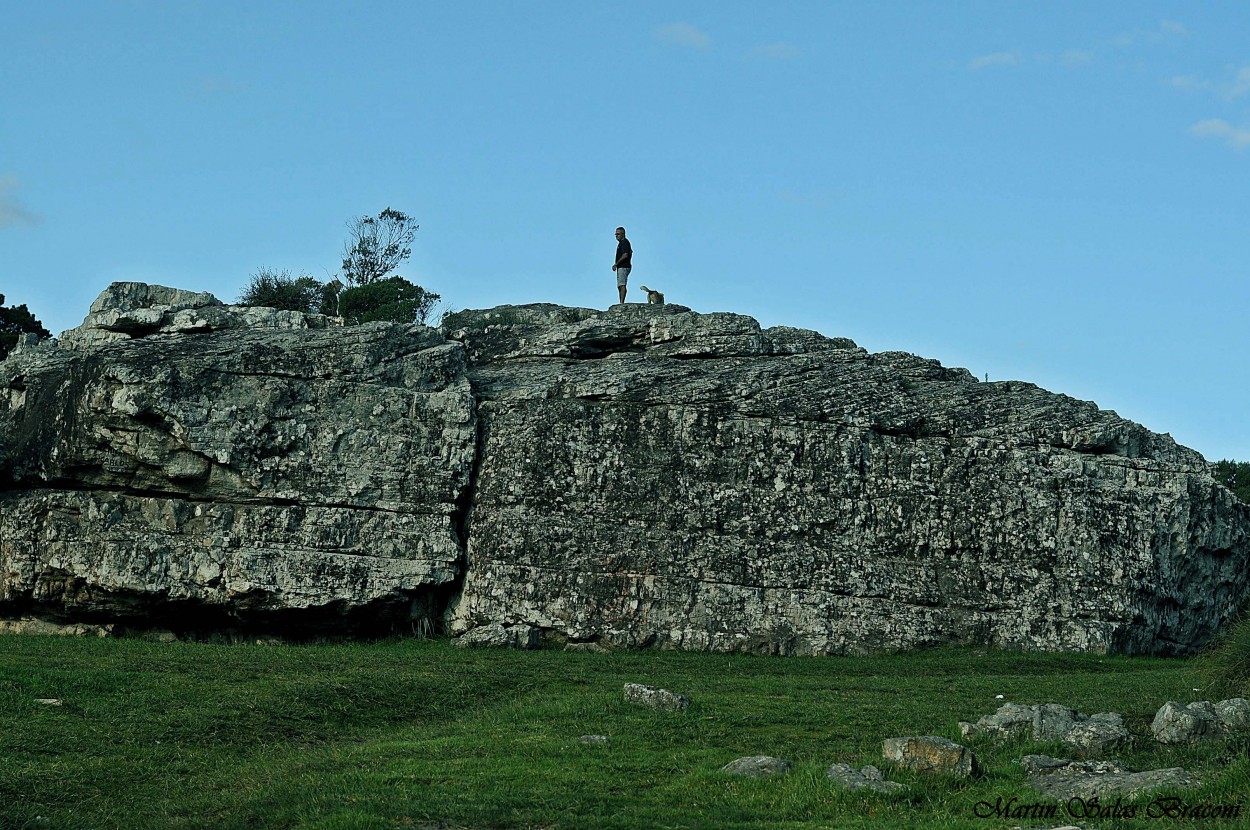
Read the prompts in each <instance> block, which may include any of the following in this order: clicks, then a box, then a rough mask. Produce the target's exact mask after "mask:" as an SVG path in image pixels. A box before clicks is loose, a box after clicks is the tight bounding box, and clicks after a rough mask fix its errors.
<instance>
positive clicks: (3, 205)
mask: <svg viewBox="0 0 1250 830" xmlns="http://www.w3.org/2000/svg"><path fill="white" fill-rule="evenodd" d="M16 189H17V179H16V178H14V177H13V176H0V228H12V227H16V226H18V225H37V224H39V223H40V222H42V221H43V217H42V216H40V215H39V214H37V213H32V212H31V211H29V210H27V209H26V207H25V206H24V205H22V203H21V201H19V200H18V198H17V196H15V195H14V193H13V191H15V190H16Z"/></svg>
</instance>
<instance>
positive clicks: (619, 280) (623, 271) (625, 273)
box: [616, 268, 629, 288]
mask: <svg viewBox="0 0 1250 830" xmlns="http://www.w3.org/2000/svg"><path fill="white" fill-rule="evenodd" d="M628 284H629V269H628V268H617V269H616V285H617V287H618V288H619V287H620V286H622V285H628Z"/></svg>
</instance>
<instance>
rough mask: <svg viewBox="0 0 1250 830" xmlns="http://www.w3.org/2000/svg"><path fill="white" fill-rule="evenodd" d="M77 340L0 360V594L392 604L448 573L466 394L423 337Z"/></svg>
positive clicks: (378, 329)
mask: <svg viewBox="0 0 1250 830" xmlns="http://www.w3.org/2000/svg"><path fill="white" fill-rule="evenodd" d="M107 293H108V292H106V294H107ZM116 293H123V294H124V293H125V292H116ZM129 293H130V294H133V293H134V292H133V291H132V292H129ZM101 299H102V300H103V299H105V298H104V297H102V298H101ZM98 305H100V301H97V306H98ZM95 308H96V306H93V314H92V315H91V317H89V318H88V322H89V323H90V322H91V320H92V319H93V318H97V317H99V316H100V315H102V314H104V315H107V314H108V313H109V309H107V308H103V309H101V310H99V311H95V310H94V309H95ZM207 308H208V309H209V310H213V311H216V312H220V313H222V314H227V315H228V314H230V313H232V312H231V311H230V309H231V307H223V306H220V305H219V304H218V305H209V306H207ZM193 310H194V309H193ZM263 311H272V310H271V309H268V310H263ZM255 312H256V310H254V309H242V310H240V311H238V314H239V315H241V316H242V317H244V318H248V319H250V318H252V317H256V316H257V314H256V313H255ZM124 313H133V310H126V311H125V312H124ZM162 313H164V314H167V313H168V312H162ZM179 313H181V312H179ZM261 316H263V315H261ZM236 322H237V321H236ZM88 327H89V326H88ZM70 339H71V340H73V339H74V338H70ZM91 339H92V338H91V337H90V336H84V337H82V338H80V342H79V343H78V344H77V345H75V347H74V348H64V347H57V346H55V345H40V346H37V347H35V348H33V349H24V350H21V351H18V352H16V353H15V354H14V355H13V356H12V357H11V358H10V359H8V360H6V361H4V362H3V363H0V382H2V383H3V384H4V387H3V394H2V395H0V477H2V478H3V480H4V489H3V490H2V491H0V608H2V607H5V606H8V607H16V608H25V609H27V610H31V611H35V612H38V613H41V614H44V615H52V616H57V617H69V618H75V617H81V618H112V617H119V618H132V617H136V616H138V617H141V616H144V615H151V614H158V615H159V614H161V613H165V614H167V615H168V616H169V617H170V622H172V623H174V624H176V623H178V621H179V620H180V619H184V618H186V617H187V616H188V615H190V614H193V613H200V612H205V613H207V612H219V613H220V615H221V616H223V617H246V616H247V615H249V614H255V613H257V612H280V611H291V610H302V609H314V608H315V609H320V610H322V611H325V612H327V613H328V614H329V615H330V616H331V618H337V617H339V616H341V615H342V614H346V613H350V612H352V611H354V610H358V609H363V610H366V611H367V613H368V614H395V615H398V616H400V617H403V618H410V617H412V616H413V615H414V613H417V614H419V613H421V612H422V611H423V608H422V607H421V598H422V597H423V596H424V595H426V594H428V593H429V592H430V590H431V589H433V588H435V587H436V586H440V585H448V584H450V583H452V582H453V581H454V580H455V579H457V577H458V576H459V571H460V559H461V553H462V550H463V547H462V544H461V541H460V539H459V538H458V536H457V532H456V528H455V526H454V521H453V519H454V516H455V514H456V512H457V510H458V509H459V507H458V503H457V500H458V499H460V498H463V495H464V493H465V490H466V488H467V485H468V481H469V472H470V469H471V466H472V463H473V454H474V446H475V423H474V405H473V398H472V395H471V393H470V390H469V385H468V382H467V380H466V379H465V377H464V371H463V351H462V350H461V349H460V348H459V347H458V346H456V345H454V344H448V343H446V342H445V340H444V339H443V338H442V337H441V336H439V335H438V334H437V332H435V331H433V330H430V329H424V328H420V327H415V326H414V327H404V326H394V325H385V324H380V325H370V326H360V327H355V328H350V329H339V328H327V327H321V328H304V329H260V330H258V329H252V328H244V329H241V330H239V329H235V328H232V327H227V328H226V329H225V330H223V331H209V332H203V333H199V334H195V335H187V334H177V333H171V332H157V333H155V334H148V335H144V336H142V337H133V338H126V339H122V340H113V341H108V342H104V343H99V342H96V343H94V345H83V341H91ZM414 603H415V605H414Z"/></svg>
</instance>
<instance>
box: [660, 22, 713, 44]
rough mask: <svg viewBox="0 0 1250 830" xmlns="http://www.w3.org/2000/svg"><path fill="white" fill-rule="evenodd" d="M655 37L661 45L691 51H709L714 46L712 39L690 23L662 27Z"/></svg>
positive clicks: (670, 24)
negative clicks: (689, 49) (684, 48)
mask: <svg viewBox="0 0 1250 830" xmlns="http://www.w3.org/2000/svg"><path fill="white" fill-rule="evenodd" d="M655 37H656V39H657V40H659V41H660V42H661V43H667V44H669V45H670V46H685V47H688V48H691V49H707V48H708V47H709V46H711V45H712V38H710V37H708V36H707V35H706V34H704V33H703V32H701V31H699V30H698V29H696V28H695V27H694V26H691V25H690V24H689V23H669V24H668V25H667V26H661V27H660V28H658V29H656V30H655Z"/></svg>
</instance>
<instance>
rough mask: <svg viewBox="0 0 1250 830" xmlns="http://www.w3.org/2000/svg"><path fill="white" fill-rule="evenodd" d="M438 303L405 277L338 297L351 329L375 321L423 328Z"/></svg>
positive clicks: (433, 294)
mask: <svg viewBox="0 0 1250 830" xmlns="http://www.w3.org/2000/svg"><path fill="white" fill-rule="evenodd" d="M439 299H440V297H439V295H438V294H435V293H433V292H430V291H426V290H425V289H424V288H422V287H421V286H419V285H414V284H413V283H411V282H409V281H408V280H406V279H404V278H403V277H390V278H389V279H385V280H377V281H376V282H371V283H369V284H368V285H359V286H356V287H355V288H348V289H347V290H346V291H344V292H343V293H341V294H339V315H340V316H342V318H343V319H344V321H346V322H347V324H348V325H358V324H360V323H372V322H374V321H376V320H388V321H391V322H395V323H421V324H422V325H424V324H425V322H426V320H428V319H429V317H430V312H432V311H433V310H434V306H435V305H437V304H438V301H439Z"/></svg>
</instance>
